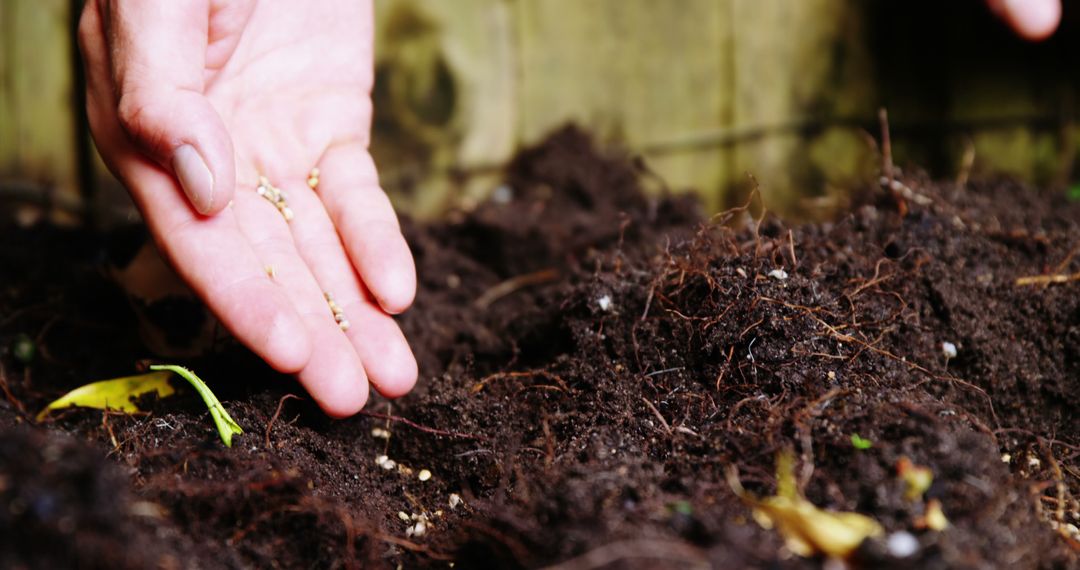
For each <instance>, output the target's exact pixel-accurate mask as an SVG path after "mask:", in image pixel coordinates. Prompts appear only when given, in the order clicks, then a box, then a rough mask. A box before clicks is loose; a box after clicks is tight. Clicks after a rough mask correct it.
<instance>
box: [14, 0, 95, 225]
mask: <svg viewBox="0 0 1080 570" xmlns="http://www.w3.org/2000/svg"><path fill="white" fill-rule="evenodd" d="M71 18H72V12H71V3H70V2H69V1H68V0H5V1H4V2H3V3H0V26H2V30H3V38H2V39H0V42H2V46H3V55H2V58H0V59H3V60H4V64H3V69H2V77H3V81H2V82H0V86H2V87H0V89H2V90H3V92H4V94H3V95H2V96H0V105H2V107H0V109H2V110H0V113H2V115H3V117H4V119H3V120H2V121H0V176H4V177H8V178H16V179H19V180H22V181H29V182H33V183H38V184H41V185H42V186H43V187H44V188H48V189H49V191H50V192H53V193H54V194H53V196H54V198H55V199H56V200H58V201H63V202H65V203H70V204H79V203H80V201H81V196H80V188H79V181H78V167H77V161H78V152H77V139H76V137H77V129H76V115H75V111H74V100H75V99H74V94H73V92H72V89H73V88H74V81H73V69H74V68H73V65H74V62H73V57H72V54H73V51H72V50H73V46H72V41H73V38H72V37H71ZM57 217H58V218H60V219H64V218H67V219H70V216H66V215H62V214H58V216H57Z"/></svg>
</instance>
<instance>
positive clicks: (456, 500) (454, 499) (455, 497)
mask: <svg viewBox="0 0 1080 570" xmlns="http://www.w3.org/2000/svg"><path fill="white" fill-rule="evenodd" d="M462 502H463V501H462V500H461V495H459V494H457V493H450V508H451V509H456V508H458V505H460V504H461V503H462Z"/></svg>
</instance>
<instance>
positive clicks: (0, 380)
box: [0, 364, 26, 417]
mask: <svg viewBox="0 0 1080 570" xmlns="http://www.w3.org/2000/svg"><path fill="white" fill-rule="evenodd" d="M0 390H3V392H4V397H5V398H7V401H8V402H9V403H11V405H12V406H15V410H16V411H17V412H19V415H21V416H23V417H26V408H25V407H24V406H23V403H22V402H21V401H20V400H19V399H18V398H16V397H15V394H13V393H12V392H11V387H10V386H8V382H7V373H5V371H4V367H3V364H0Z"/></svg>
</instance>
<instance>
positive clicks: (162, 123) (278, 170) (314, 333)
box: [79, 0, 417, 417]
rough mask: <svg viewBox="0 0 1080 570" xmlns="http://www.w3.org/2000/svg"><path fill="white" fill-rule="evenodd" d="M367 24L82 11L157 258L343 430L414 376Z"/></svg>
mask: <svg viewBox="0 0 1080 570" xmlns="http://www.w3.org/2000/svg"><path fill="white" fill-rule="evenodd" d="M372 20H373V15H372V6H371V2H370V1H369V0H359V1H358V0H315V1H306V2H296V1H294V0H169V1H167V2H147V1H144V0H88V2H87V3H86V6H85V8H84V10H83V14H82V18H81V20H80V23H79V44H80V47H81V49H82V53H83V59H84V63H85V67H86V78H87V81H86V83H87V89H86V91H87V113H88V117H89V122H90V127H91V131H92V133H93V135H94V141H95V142H96V144H97V147H98V149H99V150H100V152H101V154H102V157H103V158H104V160H105V162H106V164H107V165H108V166H109V169H110V170H111V171H112V172H113V173H114V174H115V175H116V176H117V177H118V178H119V179H120V180H121V181H122V182H123V183H124V184H125V186H126V187H127V188H128V189H129V190H130V192H131V194H132V196H133V198H134V200H135V202H136V204H137V205H138V207H139V209H140V210H141V211H142V213H143V217H144V218H145V220H146V223H147V226H148V227H149V229H150V232H151V234H152V235H153V236H154V239H155V241H156V243H157V244H158V247H159V249H160V250H161V251H162V253H163V254H164V256H165V257H166V258H167V259H168V260H169V261H170V263H171V264H172V265H173V266H174V267H175V268H176V270H177V272H178V273H179V274H180V275H181V277H183V278H184V279H185V280H186V281H187V282H188V283H189V284H190V285H191V286H192V288H193V289H194V291H195V292H196V293H197V294H198V295H199V296H200V297H201V298H202V299H203V300H204V301H205V302H206V304H207V306H208V307H209V308H210V309H211V310H212V311H213V312H214V313H215V314H216V315H217V316H218V318H219V320H220V321H221V322H222V324H223V325H224V326H225V327H226V328H228V329H229V331H230V332H232V333H233V335H234V336H235V337H236V338H237V339H239V340H240V341H241V342H243V343H244V344H245V345H247V346H248V347H249V348H251V350H253V351H254V352H255V353H256V354H258V355H259V356H261V357H262V358H263V359H265V360H266V361H267V362H268V363H269V364H270V365H271V366H273V367H274V368H275V369H277V370H279V371H282V372H287V373H296V374H297V377H298V378H299V380H300V382H301V384H302V385H303V386H304V388H305V389H307V391H308V392H309V393H310V394H311V396H312V397H313V398H314V399H315V401H316V402H317V403H318V404H319V406H320V407H322V409H323V410H325V411H326V413H328V414H330V415H332V416H337V417H343V416H348V415H351V414H353V413H355V412H357V411H358V410H359V409H360V408H361V407H362V406H363V405H364V402H365V401H366V400H367V396H368V382H369V381H370V382H371V384H372V385H374V386H375V388H376V389H377V390H378V391H379V392H380V393H382V394H383V395H386V396H388V397H396V396H400V395H403V394H405V393H406V392H408V391H409V390H410V389H411V388H412V386H413V384H414V383H415V381H416V375H417V370H416V361H415V359H414V358H413V355H412V352H411V351H410V350H409V346H408V344H407V343H406V341H405V337H404V335H403V334H402V333H401V330H400V329H399V328H398V326H397V324H396V323H395V322H394V320H393V319H392V318H391V317H390V315H389V314H388V313H398V312H400V311H403V310H405V309H406V308H407V307H408V306H409V305H410V304H411V303H412V300H413V296H414V294H415V291H416V275H415V268H414V265H413V261H412V256H411V254H410V252H409V249H408V246H407V245H406V243H405V240H404V238H403V237H402V236H401V231H400V229H399V226H398V222H397V218H396V216H395V214H394V212H393V209H392V208H391V205H390V202H389V200H388V199H387V198H386V195H385V194H384V193H383V191H382V190H381V189H380V187H379V183H378V176H377V174H376V171H375V165H374V163H373V161H372V159H371V155H370V154H369V153H368V150H367V147H368V137H369V132H370V124H371V115H372V111H371V99H370V96H369V93H370V90H371V86H372V82H373V59H372V49H373V48H372V33H373V30H372V26H373V21H372ZM316 167H317V168H318V169H319V171H320V174H319V177H318V178H319V182H318V185H317V188H315V189H312V188H309V186H308V184H307V183H306V179H307V178H308V175H309V172H311V170H312V169H313V168H316ZM260 175H263V176H265V177H266V178H267V179H268V180H269V181H270V182H271V183H272V184H273V185H274V186H276V187H277V188H280V189H282V190H283V191H285V192H286V193H287V202H288V206H289V208H290V209H291V210H292V212H293V219H292V221H290V222H287V221H286V219H285V217H284V216H283V215H282V213H281V212H279V210H278V209H277V208H276V207H275V206H274V205H273V204H271V203H270V202H269V201H268V200H266V199H264V198H263V197H262V196H260V195H258V194H257V193H256V191H255V189H256V185H257V184H258V182H257V181H258V179H259V176H260ZM234 187H235V191H234ZM270 268H272V269H270ZM324 292H330V293H332V294H333V297H334V300H335V301H336V302H337V304H338V305H339V306H340V307H341V308H343V309H344V312H345V315H346V317H347V319H348V320H349V322H350V323H351V326H350V327H349V328H348V330H347V331H346V332H344V333H343V332H342V330H341V328H339V326H338V324H337V323H336V322H335V319H334V316H333V314H332V313H331V310H330V308H329V307H328V304H327V301H326V299H325V298H324Z"/></svg>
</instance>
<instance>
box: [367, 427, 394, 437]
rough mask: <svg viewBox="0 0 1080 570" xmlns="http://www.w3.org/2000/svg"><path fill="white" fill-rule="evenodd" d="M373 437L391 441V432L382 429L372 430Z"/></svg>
mask: <svg viewBox="0 0 1080 570" xmlns="http://www.w3.org/2000/svg"><path fill="white" fill-rule="evenodd" d="M371 437H377V438H379V439H390V432H389V431H387V430H385V429H383V428H381V427H377V428H371Z"/></svg>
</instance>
